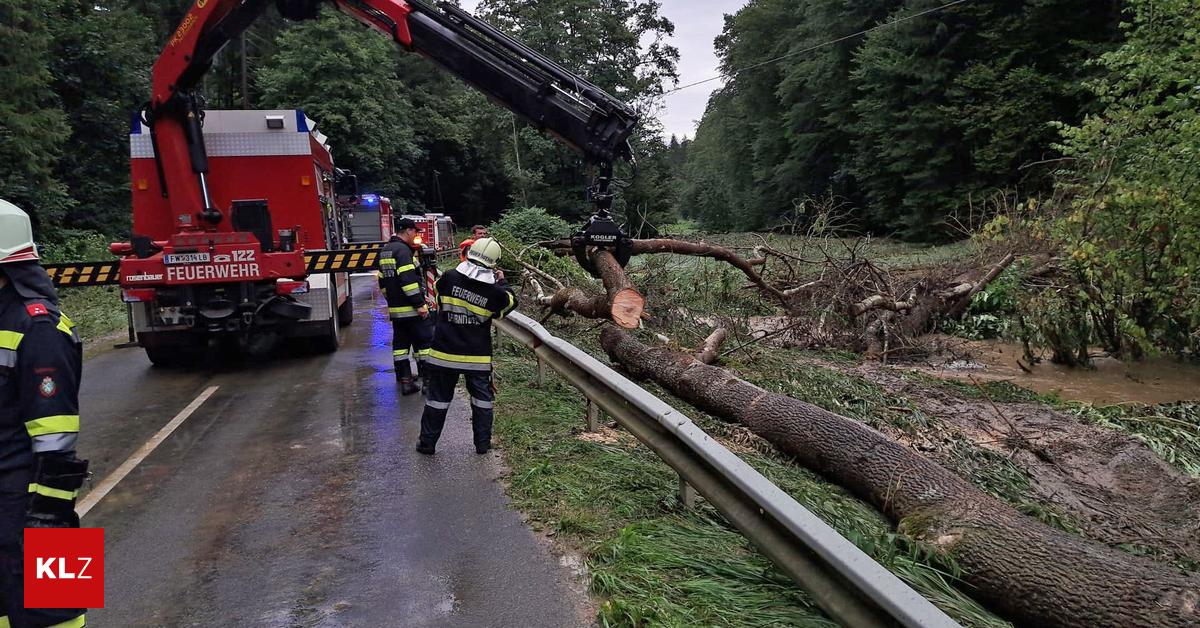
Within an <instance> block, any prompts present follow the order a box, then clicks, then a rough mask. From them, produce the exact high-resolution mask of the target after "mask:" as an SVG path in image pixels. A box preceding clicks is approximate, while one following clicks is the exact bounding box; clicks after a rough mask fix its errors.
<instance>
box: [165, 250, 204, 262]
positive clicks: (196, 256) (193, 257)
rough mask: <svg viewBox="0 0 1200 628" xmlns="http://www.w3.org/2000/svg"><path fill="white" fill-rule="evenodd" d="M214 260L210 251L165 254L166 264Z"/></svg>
mask: <svg viewBox="0 0 1200 628" xmlns="http://www.w3.org/2000/svg"><path fill="white" fill-rule="evenodd" d="M210 261H212V260H211V259H210V258H209V256H208V253H167V254H166V255H163V263H164V264H202V263H205V262H210Z"/></svg>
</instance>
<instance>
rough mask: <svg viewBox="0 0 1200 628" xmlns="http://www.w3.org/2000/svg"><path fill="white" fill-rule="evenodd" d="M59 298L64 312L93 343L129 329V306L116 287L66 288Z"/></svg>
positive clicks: (61, 291) (83, 335)
mask: <svg viewBox="0 0 1200 628" xmlns="http://www.w3.org/2000/svg"><path fill="white" fill-rule="evenodd" d="M58 296H59V299H60V300H61V304H60V305H61V307H62V311H63V312H66V314H67V316H70V317H71V320H72V321H73V322H74V323H75V325H76V326H77V327H76V329H77V330H78V331H79V335H80V337H82V338H83V339H84V340H93V339H95V338H99V337H101V336H104V335H106V334H111V333H113V332H115V331H117V330H119V329H125V327H126V318H125V304H124V303H122V302H121V293H120V290H119V289H117V288H116V287H115V286H94V287H91V288H62V289H60V290H59V293H58Z"/></svg>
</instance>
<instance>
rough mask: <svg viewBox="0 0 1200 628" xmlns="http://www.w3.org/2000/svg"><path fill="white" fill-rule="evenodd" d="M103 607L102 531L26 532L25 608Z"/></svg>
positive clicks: (58, 529)
mask: <svg viewBox="0 0 1200 628" xmlns="http://www.w3.org/2000/svg"><path fill="white" fill-rule="evenodd" d="M103 606H104V529H103V528H26V529H25V607H26V608H102V607H103Z"/></svg>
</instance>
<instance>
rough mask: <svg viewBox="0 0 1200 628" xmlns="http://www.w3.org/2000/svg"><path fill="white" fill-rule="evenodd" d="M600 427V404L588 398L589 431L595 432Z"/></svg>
mask: <svg viewBox="0 0 1200 628" xmlns="http://www.w3.org/2000/svg"><path fill="white" fill-rule="evenodd" d="M599 429H600V406H598V405H596V402H594V401H592V400H591V399H588V402H587V431H589V432H595V431H597V430H599Z"/></svg>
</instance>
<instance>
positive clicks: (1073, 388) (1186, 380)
mask: <svg viewBox="0 0 1200 628" xmlns="http://www.w3.org/2000/svg"><path fill="white" fill-rule="evenodd" d="M947 348H948V349H949V350H950V351H948V352H947V353H946V354H945V356H944V357H942V358H939V360H941V361H940V362H939V361H938V360H935V361H933V364H932V365H931V366H927V367H920V368H918V370H920V371H923V372H926V373H929V374H931V375H936V376H938V377H945V378H954V379H961V380H969V379H970V378H972V377H974V378H975V379H977V380H980V381H993V382H994V381H1009V382H1012V383H1014V384H1016V385H1018V386H1022V387H1024V388H1028V389H1030V390H1034V391H1037V392H1040V393H1054V394H1057V395H1058V396H1059V397H1061V398H1062V399H1065V400H1071V401H1086V402H1090V403H1096V404H1114V403H1129V402H1135V403H1150V404H1153V403H1171V402H1175V401H1188V400H1195V399H1200V366H1197V365H1195V364H1187V363H1183V362H1179V361H1177V360H1175V359H1173V358H1167V357H1163V358H1153V359H1149V360H1145V361H1142V362H1134V363H1125V362H1122V361H1121V360H1118V359H1115V358H1107V357H1105V358H1096V359H1095V360H1094V363H1095V368H1092V369H1072V368H1068V367H1065V366H1062V365H1059V364H1053V363H1051V362H1050V360H1049V358H1048V357H1047V358H1045V359H1043V360H1042V362H1041V363H1040V364H1036V365H1034V366H1033V367H1032V368H1031V370H1032V371H1033V372H1032V373H1026V372H1025V371H1023V370H1022V369H1021V367H1020V366H1018V365H1017V360H1019V359H1021V356H1022V355H1023V353H1024V352H1023V350H1022V348H1021V346H1020V345H1018V344H1014V343H1007V342H1000V341H989V340H981V341H974V340H971V341H967V340H959V339H947ZM1022 362H1023V360H1022Z"/></svg>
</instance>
